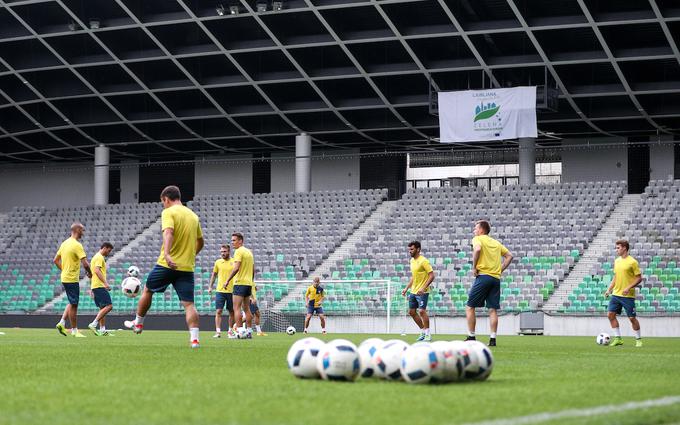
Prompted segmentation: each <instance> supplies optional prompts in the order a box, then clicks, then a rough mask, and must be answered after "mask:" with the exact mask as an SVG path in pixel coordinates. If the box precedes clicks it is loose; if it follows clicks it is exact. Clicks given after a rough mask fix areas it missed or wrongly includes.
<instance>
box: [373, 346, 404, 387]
mask: <svg viewBox="0 0 680 425" xmlns="http://www.w3.org/2000/svg"><path fill="white" fill-rule="evenodd" d="M408 347H409V345H408V344H407V343H405V342H404V341H402V340H400V339H390V340H388V341H385V343H384V344H383V345H382V347H380V350H378V352H377V353H375V357H374V362H375V365H376V368H377V370H376V372H377V375H378V376H380V377H382V378H386V379H389V380H392V381H399V380H401V379H402V376H401V370H400V368H401V356H402V355H403V353H404V351H406V349H407V348H408Z"/></svg>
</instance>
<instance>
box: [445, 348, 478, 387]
mask: <svg viewBox="0 0 680 425" xmlns="http://www.w3.org/2000/svg"><path fill="white" fill-rule="evenodd" d="M450 344H451V347H452V348H453V349H454V350H455V351H456V353H457V354H458V358H460V362H461V366H462V367H463V372H462V373H461V379H467V378H468V372H469V373H470V374H471V375H472V374H473V373H476V370H477V365H476V363H475V362H474V358H475V357H474V354H471V353H470V347H469V346H468V345H467V344H466V343H465V342H464V341H451V342H450Z"/></svg>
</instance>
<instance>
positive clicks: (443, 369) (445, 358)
mask: <svg viewBox="0 0 680 425" xmlns="http://www.w3.org/2000/svg"><path fill="white" fill-rule="evenodd" d="M431 345H432V349H433V350H434V352H435V354H437V360H438V364H437V367H435V368H434V369H433V370H432V379H431V381H432V382H436V383H439V382H454V381H459V380H461V379H462V378H463V356H462V355H461V354H460V353H459V352H458V349H457V348H456V346H455V345H454V344H452V343H450V342H448V341H435V342H433V343H432V344H431Z"/></svg>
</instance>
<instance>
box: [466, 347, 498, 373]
mask: <svg viewBox="0 0 680 425" xmlns="http://www.w3.org/2000/svg"><path fill="white" fill-rule="evenodd" d="M465 344H466V345H467V346H468V349H469V353H470V360H471V362H470V366H469V367H468V368H466V369H465V377H466V378H468V379H476V380H478V381H484V380H486V378H488V377H489V375H491V371H492V370H493V355H492V354H491V350H489V347H487V346H486V345H484V344H483V343H481V342H479V341H466V342H465Z"/></svg>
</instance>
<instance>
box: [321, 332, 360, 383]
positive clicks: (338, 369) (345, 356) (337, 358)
mask: <svg viewBox="0 0 680 425" xmlns="http://www.w3.org/2000/svg"><path fill="white" fill-rule="evenodd" d="M316 368H317V370H318V371H319V375H321V378H322V379H325V380H327V381H354V380H355V379H356V378H357V376H359V370H360V368H361V366H360V360H359V352H358V350H357V347H356V345H354V344H353V343H352V342H351V341H348V340H346V339H334V340H333V341H331V342H329V343H327V344H326V345H324V346H323V348H322V349H321V351H319V353H318V354H317V358H316Z"/></svg>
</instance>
